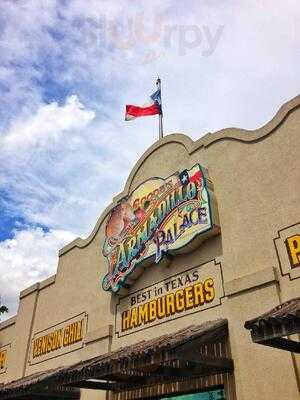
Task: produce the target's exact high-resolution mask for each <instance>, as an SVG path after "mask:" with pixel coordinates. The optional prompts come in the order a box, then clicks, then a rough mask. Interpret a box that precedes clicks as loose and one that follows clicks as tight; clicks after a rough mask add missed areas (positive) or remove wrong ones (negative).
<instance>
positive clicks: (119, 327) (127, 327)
mask: <svg viewBox="0 0 300 400" xmlns="http://www.w3.org/2000/svg"><path fill="white" fill-rule="evenodd" d="M222 297H224V289H223V279H222V271H221V265H220V264H217V263H215V262H214V261H210V262H208V263H206V264H203V265H199V266H198V267H195V268H191V269H188V270H185V271H183V272H180V273H178V274H176V275H173V276H171V277H169V278H167V279H164V280H163V281H160V282H156V283H155V284H154V285H151V286H148V287H146V288H144V289H141V290H138V291H137V292H134V293H131V294H129V295H128V296H124V297H122V298H121V299H120V300H119V302H118V304H117V307H116V323H115V327H116V334H117V336H118V337H121V336H125V335H129V334H131V333H135V332H137V331H140V330H143V329H147V328H151V327H153V326H155V325H159V324H161V323H164V322H167V321H171V320H175V319H177V318H181V317H183V316H187V315H190V314H194V313H196V312H201V311H204V310H206V309H208V308H211V307H215V306H217V305H220V304H221V299H222Z"/></svg>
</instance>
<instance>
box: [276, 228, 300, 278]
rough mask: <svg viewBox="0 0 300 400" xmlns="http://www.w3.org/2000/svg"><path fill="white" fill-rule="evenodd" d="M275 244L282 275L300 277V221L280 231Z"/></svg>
mask: <svg viewBox="0 0 300 400" xmlns="http://www.w3.org/2000/svg"><path fill="white" fill-rule="evenodd" d="M274 244H275V248H276V253H277V256H278V261H279V266H280V270H281V273H282V275H287V276H288V277H289V279H297V278H300V223H296V224H293V225H290V226H287V227H285V228H283V229H281V230H280V231H278V236H277V237H276V238H275V239H274Z"/></svg>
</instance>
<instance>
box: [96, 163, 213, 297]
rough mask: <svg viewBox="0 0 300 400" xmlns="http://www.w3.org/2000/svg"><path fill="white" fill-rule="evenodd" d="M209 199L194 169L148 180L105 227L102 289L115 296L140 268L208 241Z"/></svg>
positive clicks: (198, 171)
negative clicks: (196, 241) (105, 270)
mask: <svg viewBox="0 0 300 400" xmlns="http://www.w3.org/2000/svg"><path fill="white" fill-rule="evenodd" d="M212 197H213V193H212V192H211V190H210V188H209V187H208V185H207V181H206V178H205V175H204V170H203V169H202V168H201V166H200V165H199V164H196V165H194V166H193V167H192V168H191V169H190V170H186V169H185V170H183V171H181V172H176V173H175V174H174V175H172V176H170V177H168V178H166V179H163V178H151V179H149V180H147V181H146V182H144V183H142V184H141V185H140V186H139V187H138V188H137V189H135V190H134V191H133V193H132V194H131V195H130V196H128V197H126V198H123V199H122V200H121V201H120V202H119V203H118V204H117V205H116V207H115V208H114V209H113V210H112V212H111V214H110V216H109V218H108V221H107V225H106V238H105V242H104V246H103V255H104V256H105V257H106V259H107V262H108V273H107V275H105V277H104V279H103V282H102V286H103V289H104V290H110V291H112V292H114V293H117V292H118V291H119V290H120V288H121V287H122V286H125V287H126V286H128V285H129V284H130V281H132V280H134V279H136V278H137V277H138V276H139V275H140V274H141V273H142V271H143V267H146V266H147V265H149V264H151V263H153V262H155V263H159V262H160V261H161V260H162V259H163V257H164V255H166V254H176V253H177V252H180V251H184V248H186V246H187V244H189V243H190V242H192V241H193V240H194V239H195V238H196V237H199V236H201V240H204V239H205V238H206V237H207V236H209V235H211V234H212V230H213V228H215V222H214V220H213V217H214V215H213V213H212V200H213V199H212ZM129 275H130V278H129V279H128V277H129Z"/></svg>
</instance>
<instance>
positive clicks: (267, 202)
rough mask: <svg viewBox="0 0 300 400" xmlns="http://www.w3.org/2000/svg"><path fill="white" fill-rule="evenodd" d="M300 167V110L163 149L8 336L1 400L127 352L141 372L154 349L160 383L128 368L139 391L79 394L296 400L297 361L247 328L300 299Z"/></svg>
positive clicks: (35, 289) (162, 143)
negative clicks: (11, 388)
mask: <svg viewBox="0 0 300 400" xmlns="http://www.w3.org/2000/svg"><path fill="white" fill-rule="evenodd" d="M299 154H300V97H296V98H295V99H293V100H291V101H290V102H288V103H286V104H285V105H284V106H282V107H281V109H280V110H279V112H278V113H277V114H276V116H275V117H274V118H273V119H272V120H271V121H270V122H269V123H267V124H266V125H265V126H263V127H262V128H260V129H257V130H255V131H246V130H242V129H224V130H222V131H219V132H216V133H212V134H207V135H206V136H204V137H202V138H200V139H199V140H197V141H193V140H191V139H190V138H189V137H187V136H185V135H182V134H172V135H168V136H166V137H164V138H163V139H162V140H159V141H158V142H156V143H154V144H153V146H151V147H150V148H149V149H148V150H147V151H146V152H145V154H144V155H143V156H142V157H141V158H140V159H139V161H138V162H137V164H136V165H135V167H134V168H133V170H132V172H131V173H130V175H129V177H128V179H127V182H126V184H125V187H124V191H123V192H122V193H120V194H119V195H117V196H116V197H115V198H114V199H113V202H112V204H111V205H110V206H109V207H108V208H107V209H105V210H104V211H103V213H102V215H101V216H100V218H99V219H98V221H97V223H96V225H95V227H94V229H93V231H92V232H91V234H90V236H89V237H88V238H87V239H80V238H78V239H76V240H75V241H73V242H72V243H70V244H68V245H67V246H65V247H64V248H63V249H61V250H60V253H59V263H58V268H57V273H56V275H54V276H51V277H49V278H48V279H46V280H45V281H43V282H38V283H36V284H35V285H33V286H31V287H29V288H27V289H25V290H23V291H22V292H21V293H20V304H19V309H18V313H17V315H16V316H15V317H13V318H11V319H9V320H7V321H5V322H2V323H1V324H0V385H1V383H2V386H0V397H1V396H3V398H14V397H13V395H10V397H9V396H8V397H5V393H4V392H1V390H2V389H4V388H5V387H6V385H9V384H10V382H12V381H15V380H16V381H17V382H22V379H23V380H24V378H25V377H34V376H36V375H38V376H39V374H40V373H42V372H45V373H46V372H48V373H49V371H52V370H57V369H58V368H59V367H64V368H68V367H72V366H73V365H77V366H78V365H80V363H82V365H84V366H85V367H84V368H86V369H85V371H88V370H89V371H91V365H90V364H89V366H87V365H88V364H87V363H88V362H89V360H93V359H94V358H95V357H100V358H99V359H98V361H97V363H98V362H99V360H100V359H101V360H102V361H101V362H102V364H101V365H102V367H101V368H104V364H103V363H104V361H103V360H104V359H105V360H108V361H105V362H106V364H105V368H109V366H110V365H112V363H113V362H114V361H113V360H116V359H117V358H118V357H119V358H120V359H121V358H122V357H123V356H124V353H122V351H121V350H120V349H123V348H125V349H127V350H126V351H127V353H126V354H127V356H126V357H127V359H128V363H130V362H131V361H132V360H130V358H131V357H132V356H130V354H135V355H136V354H138V353H137V350H136V349H141V348H143V353H139V354H143V355H140V356H139V357H140V358H141V359H142V358H143V357H144V358H143V360H144V361H145V360H146V358H145V357H146V353H147V352H148V353H149V352H150V353H151V349H156V350H155V352H157V354H160V355H161V357H163V358H160V361H159V362H158V361H157V363H156V364H155V365H156V367H155V368H156V370H155V371H156V373H155V374H154V373H153V371H154V367H153V368H152V370H151V368H150V367H149V365H150V364H149V365H148V364H147V365H148V367H147V368H146V364H143V365H144V366H143V368H140V369H138V367H137V366H136V365H137V364H135V367H133V364H132V365H131V364H130V365H131V367H130V368H132V370H134V371H135V374H134V378H132V379H124V380H122V379H123V378H122V377H121V375H122V374H121V372H120V371H121V369H120V370H118V373H114V375H113V374H111V378H110V379H109V383H106V384H107V386H105V385H104V384H103V383H101V382H100V381H99V382H98V386H97V389H99V388H101V385H103V389H108V388H110V387H111V389H112V390H111V391H110V390H96V387H95V388H94V389H92V388H91V386H92V384H94V383H95V382H94V383H93V381H92V380H89V381H88V382H90V383H89V385H90V386H88V384H87V383H85V384H84V385H83V384H80V383H76V384H74V385H73V387H75V386H76V385H77V386H76V387H80V388H81V394H80V396H81V397H80V398H81V399H84V400H85V399H91V400H92V399H101V398H103V399H104V398H105V397H107V398H109V397H112V398H114V399H116V398H118V399H121V398H122V399H127V398H128V399H129V398H145V397H147V398H149V397H156V398H157V397H159V398H162V397H166V396H171V395H172V396H173V397H176V396H179V395H184V394H186V396H187V398H188V396H196V397H197V396H198V397H197V398H199V399H201V400H202V399H203V400H205V399H215V400H218V399H221V398H226V399H229V400H232V399H233V400H235V399H239V400H250V399H251V400H252V399H274V400H275V399H278V400H279V399H280V400H282V399H286V400H294V399H295V400H296V399H298V398H299V381H300V375H299V371H300V359H299V355H296V354H294V353H291V352H284V351H282V350H279V349H273V348H270V347H265V346H261V345H259V344H255V343H253V342H252V341H251V337H250V335H249V332H248V331H247V330H246V329H245V327H244V323H245V321H247V320H250V319H251V318H254V317H256V316H257V315H260V314H263V313H264V312H266V311H268V310H269V309H272V308H273V307H275V306H277V305H278V304H280V303H283V302H285V301H288V300H290V299H293V298H295V297H297V296H299V293H300V189H299V182H300V158H299ZM79 218H80V216H79ZM225 326H226V329H225ZM221 328H222V329H221ZM225 330H226V334H225V333H224V332H225ZM178 331H180V332H181V333H178ZM221 332H222V334H221ZM200 338H201V340H200ZM192 340H194V342H193V343H194V345H195V348H194V349H193V345H192V347H191V345H190V346H189V342H191V341H192ZM141 343H142V344H141ZM143 343H144V344H143ZM145 343H146V344H145ZM191 343H192V342H191ZM143 346H144V347H143ZM145 346H146V347H147V349H148V350H147V352H146V350H145V349H146V347H145ZM168 346H169V347H168ZM170 346H171V347H170ZM172 346H173V347H172ZM197 346H198V347H197ZM196 347H197V348H196ZM129 348H130V349H131V350H130V351H132V353H130V352H129V350H128V349H129ZM171 348H172V351H173V350H174V349H175V350H174V351H173V353H172V354H173V355H174V354H175V353H176V357H177V358H176V363H177V364H178V365H177V364H176V365H177V366H179V363H181V362H185V364H184V365H185V367H184V366H183V367H182V365H181V367H180V369H179V367H178V371H181V372H178V371H177V372H176V374H177V375H176V374H175V373H174V370H175V358H168V360H169V361H168V362H167V361H166V354H169V353H168V351H169V350H170V349H171ZM179 348H180V349H181V350H182V351H181V352H180V351H179ZM153 351H154V350H153ZM170 351H171V350H170ZM159 352H160V353H159ZM174 352H175V353H174ZM193 352H195V354H194V355H193ZM148 353H147V354H148ZM179 353H180V356H179V355H178V354H179ZM217 353H218V354H217ZM122 354H123V355H122ZM128 354H129V355H128ZM155 354H156V353H155ZM111 355H113V356H111ZM102 356H103V357H102ZM185 356H186V357H188V358H185ZM101 357H102V358H101ZM107 357H108V358H107ZM109 357H114V358H111V359H110V358H109ZM153 357H154V356H153ZM168 357H169V355H168ZM170 357H171V356H170ZM172 357H173V356H172ZM137 358H138V357H137ZM123 359H125V358H124V357H123V358H122V360H123ZM153 359H154V358H153ZM153 359H152V361H151V363H152V364H151V365H154V361H153ZM187 360H188V362H187ZM201 360H202V361H201ZM203 360H204V361H203ZM171 361H172V363H171ZM122 362H123V361H122ZM136 363H137V362H136ZM145 363H146V361H145ZM171 364H172V365H171ZM97 365H98V364H97ZM122 365H123V364H122ZM126 365H127V366H128V365H129V364H126ZM126 365H125V364H124V365H123V367H122V371H123V372H122V373H123V374H125V372H124V371H125V370H126ZM158 365H159V366H160V367H159V368H160V369H159V368H158ZM162 366H163V369H162V368H161V367H162ZM76 368H77V367H76ZM99 368H100V367H99ZM128 368H129V367H128ZM172 368H173V369H172ZM184 369H186V372H184ZM192 370H193V371H194V372H193V373H191V372H190V371H192ZM64 371H65V376H67V375H68V373H69V372H68V371H67V370H64ZM128 371H129V369H128ZM130 371H131V369H130ZM172 371H173V372H172ZM34 374H36V375H34ZM56 374H57V372H56ZM61 375H62V373H61V372H60V376H61ZM56 376H57V375H56ZM68 376H69V375H68ZM72 376H74V374H73V375H72ZM93 376H96V375H93ZM103 376H104V375H103ZM107 376H108V375H107ZM112 376H113V377H114V378H112ZM137 376H139V377H140V378H143V380H142V379H140V380H139V379H137ZM146 377H148V380H147V379H145V378H146ZM91 378H92V376H91ZM33 379H34V378H33ZM72 379H73V378H72ZM40 381H41V382H42V378H40ZM115 381H118V385H117V386H116V387H117V390H114V386H113V384H114V382H115ZM80 382H82V381H80ZM91 382H92V383H91ZM120 382H121V383H122V382H123V383H122V384H123V386H122V384H120ZM124 382H125V383H124ZM132 382H139V383H137V386H136V387H138V388H139V392H136V391H134V390H136V389H135V386H130V385H132ZM168 382H170V385H169V384H168ZM174 382H175V383H174ZM176 382H177V384H176ZM178 382H179V383H178ZM171 383H172V384H171ZM15 385H16V387H18V383H16V384H15ZM109 385H111V386H109ZM168 385H169V386H168ZM95 386H96V385H95ZM150 386H151V387H152V389H151V391H150V389H147V387H150ZM66 387H67V385H66ZM87 387H90V388H89V389H87ZM141 388H142V389H141ZM1 393H2V394H1ZM189 393H191V394H189ZM197 393H198V395H197ZM24 396H25V395H24ZM24 396H23V397H22V398H24V399H25V398H28V399H29V398H37V397H36V396H37V394H34V395H32V396H30V395H29V396H27V397H26V396H25V397H24ZM67 396H69V394H67V392H64V394H62V398H68V397H67ZM19 397H20V396H19ZM15 398H17V396H16V397H15ZM49 398H50V396H49Z"/></svg>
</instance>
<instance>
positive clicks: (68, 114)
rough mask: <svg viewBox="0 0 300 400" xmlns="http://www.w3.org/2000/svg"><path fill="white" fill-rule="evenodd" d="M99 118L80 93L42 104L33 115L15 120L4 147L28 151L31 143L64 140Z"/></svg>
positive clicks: (4, 138) (43, 143)
mask: <svg viewBox="0 0 300 400" xmlns="http://www.w3.org/2000/svg"><path fill="white" fill-rule="evenodd" d="M94 118H95V113H94V111H90V110H86V109H85V108H84V106H83V104H81V103H80V101H79V99H78V97H77V96H76V95H73V96H70V97H68V98H67V99H66V102H65V104H64V105H63V106H60V105H58V104H57V103H56V102H53V103H50V104H43V105H40V106H39V108H38V110H37V112H36V113H35V114H34V115H32V116H30V117H29V118H28V117H27V118H21V120H16V121H15V122H13V123H12V125H11V128H10V130H9V131H8V133H7V134H6V135H5V136H4V137H3V140H2V145H3V147H4V150H5V149H6V148H8V149H9V150H13V151H16V150H19V151H22V152H25V151H27V146H34V145H36V144H38V145H40V146H41V145H42V146H47V147H50V145H51V144H52V142H56V143H57V142H58V141H59V140H61V137H62V135H63V134H64V133H65V132H67V131H69V132H70V133H71V134H73V131H76V130H78V129H84V128H86V126H87V125H88V124H89V123H90V122H91V121H92V120H93V119H94Z"/></svg>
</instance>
